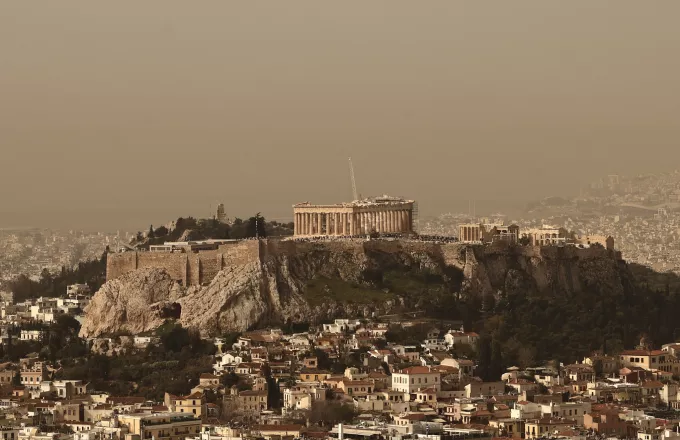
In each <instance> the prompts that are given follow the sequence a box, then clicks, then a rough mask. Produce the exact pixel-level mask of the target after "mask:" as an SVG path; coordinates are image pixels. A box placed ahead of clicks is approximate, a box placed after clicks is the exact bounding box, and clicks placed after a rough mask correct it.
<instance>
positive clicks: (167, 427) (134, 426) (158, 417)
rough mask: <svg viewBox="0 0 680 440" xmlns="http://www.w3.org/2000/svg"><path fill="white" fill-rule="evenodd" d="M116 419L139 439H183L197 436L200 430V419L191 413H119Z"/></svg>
mask: <svg viewBox="0 0 680 440" xmlns="http://www.w3.org/2000/svg"><path fill="white" fill-rule="evenodd" d="M118 421H119V423H120V424H121V425H123V426H127V428H128V430H129V433H130V434H132V435H138V436H139V438H140V440H151V439H164V440H183V439H185V438H187V437H192V438H193V437H197V436H199V434H200V432H201V420H200V419H198V418H196V417H194V416H193V415H191V414H183V413H172V412H169V413H159V414H120V415H119V416H118Z"/></svg>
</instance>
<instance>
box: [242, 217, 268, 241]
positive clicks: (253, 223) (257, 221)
mask: <svg viewBox="0 0 680 440" xmlns="http://www.w3.org/2000/svg"><path fill="white" fill-rule="evenodd" d="M245 236H246V238H253V237H260V238H266V237H267V231H266V221H265V219H264V217H262V216H261V215H260V213H259V212H258V213H257V214H255V216H254V217H250V218H249V219H248V222H247V224H246V235H245Z"/></svg>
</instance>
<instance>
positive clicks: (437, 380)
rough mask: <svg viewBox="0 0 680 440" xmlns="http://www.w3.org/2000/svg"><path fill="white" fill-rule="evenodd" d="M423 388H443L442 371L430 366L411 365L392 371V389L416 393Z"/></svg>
mask: <svg viewBox="0 0 680 440" xmlns="http://www.w3.org/2000/svg"><path fill="white" fill-rule="evenodd" d="M421 388H434V389H435V390H441V373H440V372H438V371H432V369H431V368H430V367H409V368H404V369H403V370H400V371H397V372H394V373H392V389H393V390H395V391H401V392H403V393H409V394H411V393H414V392H416V391H418V390H419V389H421Z"/></svg>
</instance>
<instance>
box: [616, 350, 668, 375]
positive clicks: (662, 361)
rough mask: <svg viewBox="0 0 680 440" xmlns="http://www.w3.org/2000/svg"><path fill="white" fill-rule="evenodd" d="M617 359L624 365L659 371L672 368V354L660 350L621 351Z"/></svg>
mask: <svg viewBox="0 0 680 440" xmlns="http://www.w3.org/2000/svg"><path fill="white" fill-rule="evenodd" d="M619 360H620V361H621V364H622V365H623V366H624V367H640V368H644V369H645V370H661V371H671V370H672V369H673V359H672V355H671V354H670V353H668V352H666V351H662V350H626V351H623V352H621V354H620V355H619Z"/></svg>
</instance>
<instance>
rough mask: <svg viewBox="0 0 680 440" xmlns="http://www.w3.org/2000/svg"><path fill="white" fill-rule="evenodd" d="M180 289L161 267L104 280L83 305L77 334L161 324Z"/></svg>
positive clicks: (136, 329)
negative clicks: (81, 320)
mask: <svg viewBox="0 0 680 440" xmlns="http://www.w3.org/2000/svg"><path fill="white" fill-rule="evenodd" d="M183 293H184V292H183V289H182V287H181V286H179V285H178V284H177V283H176V282H175V281H173V280H172V279H171V278H170V276H169V275H168V274H167V272H165V270H163V269H141V270H138V271H134V272H130V273H128V274H125V275H123V276H121V277H120V278H117V279H115V280H111V281H108V282H106V284H104V285H103V286H102V288H101V289H99V291H97V293H96V294H95V295H94V296H93V297H92V301H91V302H90V304H88V305H87V307H86V308H85V321H84V322H83V324H82V327H81V329H80V335H81V336H85V337H95V336H100V335H102V334H112V333H115V332H118V331H129V332H130V333H132V334H137V333H142V332H145V331H149V330H153V329H155V328H157V327H158V326H160V325H161V324H163V322H164V321H165V319H167V318H168V317H170V315H171V314H172V313H173V311H175V310H177V307H176V306H174V305H173V303H174V300H175V299H177V298H179V297H180V296H182V295H183Z"/></svg>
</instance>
